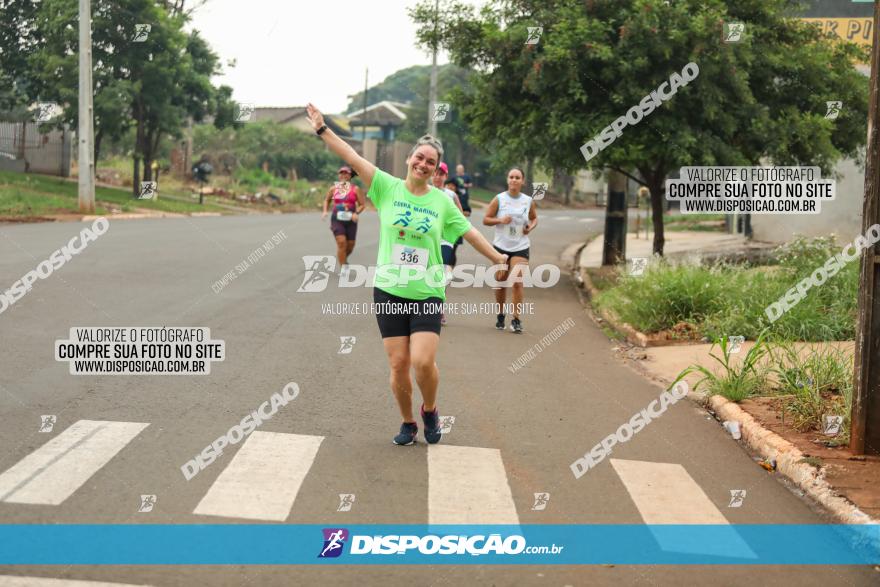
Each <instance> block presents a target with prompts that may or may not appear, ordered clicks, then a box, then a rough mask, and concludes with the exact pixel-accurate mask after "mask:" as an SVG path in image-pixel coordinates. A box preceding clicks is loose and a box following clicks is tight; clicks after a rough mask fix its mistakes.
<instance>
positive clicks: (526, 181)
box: [523, 157, 535, 187]
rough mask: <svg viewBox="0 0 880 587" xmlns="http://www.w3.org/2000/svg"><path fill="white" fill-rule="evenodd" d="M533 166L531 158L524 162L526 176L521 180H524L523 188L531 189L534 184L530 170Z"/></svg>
mask: <svg viewBox="0 0 880 587" xmlns="http://www.w3.org/2000/svg"><path fill="white" fill-rule="evenodd" d="M534 166H535V165H534V162H533V161H532V158H531V157H529V158H528V159H527V160H526V176H525V177H524V178H523V180H524V181H523V184H524V185H523V187H525V186H529V187H531V186H532V185H533V184H534V183H535V181H534V177H533V176H532V169H533V168H534Z"/></svg>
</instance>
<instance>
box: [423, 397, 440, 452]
mask: <svg viewBox="0 0 880 587" xmlns="http://www.w3.org/2000/svg"><path fill="white" fill-rule="evenodd" d="M422 422H424V423H425V440H426V441H428V444H437V443H438V442H440V437H441V436H442V434H440V411H439V410H438V409H437V406H434V411H433V412H426V411H425V405H424V404H422Z"/></svg>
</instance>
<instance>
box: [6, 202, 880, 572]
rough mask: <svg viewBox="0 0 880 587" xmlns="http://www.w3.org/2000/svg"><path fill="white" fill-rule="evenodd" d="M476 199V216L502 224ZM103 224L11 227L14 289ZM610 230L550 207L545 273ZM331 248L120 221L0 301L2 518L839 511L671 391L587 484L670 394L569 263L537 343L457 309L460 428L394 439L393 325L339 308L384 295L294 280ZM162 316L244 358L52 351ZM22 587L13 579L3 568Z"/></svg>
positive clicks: (452, 324)
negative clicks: (174, 372) (152, 361)
mask: <svg viewBox="0 0 880 587" xmlns="http://www.w3.org/2000/svg"><path fill="white" fill-rule="evenodd" d="M479 215H480V212H475V217H474V218H473V219H472V220H473V221H474V224H477V225H480V227H481V229H482V230H483V232H484V234H486V235H489V233H490V229H489V228H487V227H482V225H481V224H480V223H479ZM83 226H84V225H80V224H74V223H55V224H33V225H20V226H3V227H0V284H2V288H3V289H5V288H7V287H9V285H10V284H11V283H12V282H13V281H15V280H16V279H18V278H19V277H21V276H22V275H24V274H25V273H27V272H28V271H30V270H31V269H33V268H35V267H36V266H37V264H38V263H39V262H40V261H42V260H44V259H46V258H48V256H49V255H50V254H51V253H52V251H54V250H56V249H57V248H59V247H60V246H61V245H63V244H64V243H66V242H67V241H68V240H69V239H70V238H71V237H72V236H73V235H74V234H76V233H77V232H78V231H79V230H80V229H81V228H82V227H83ZM601 229H602V213H601V212H596V211H552V212H546V213H542V215H541V224H540V226H539V227H538V229H537V230H536V231H535V233H534V234H533V237H532V239H533V240H532V266H533V267H534V266H536V265H538V264H541V263H553V264H557V263H560V261H559V259H560V255H561V253H562V251H563V250H565V249H566V248H567V247H568V246H569V245H571V244H572V243H574V242H578V241H584V240H585V239H586V237H587V235H588V234H591V233H592V234H594V233H597V232H599V231H601ZM278 231H284V234H285V235H286V237H287V238H286V239H284V240H283V241H281V242H280V243H279V244H278V245H277V246H276V247H275V248H274V249H273V250H271V251H269V252H268V253H267V254H266V255H265V256H264V257H262V258H261V259H260V260H259V262H258V263H255V264H252V265H251V266H250V267H249V268H248V269H247V270H246V271H245V272H244V273H243V274H241V275H239V276H238V277H237V278H236V279H235V280H233V281H230V282H229V283H228V284H227V285H226V286H225V287H223V288H222V290H221V291H220V292H219V293H215V292H214V291H213V289H212V284H214V283H215V282H216V281H217V280H219V279H220V278H221V277H222V276H223V275H224V274H226V273H227V272H230V271H232V270H234V268H235V267H236V265H237V264H239V263H241V262H242V261H243V260H244V259H246V258H247V257H248V256H249V255H250V254H251V253H252V251H253V250H254V249H256V248H258V247H260V246H261V245H262V244H263V243H264V242H265V241H266V240H267V239H270V238H271V237H272V235H274V234H276V233H278ZM377 234H378V233H377V226H376V220H375V217H374V216H371V215H369V214H367V215H365V217H364V219H363V220H362V226H361V227H360V232H359V235H358V236H359V241H358V245H357V249H356V250H355V253H354V255H353V257H352V259H351V262H352V263H363V264H370V263H373V262H375V258H376V244H377ZM333 250H334V247H333V241H332V238H331V235H330V231H329V230H328V228H327V226H326V224H325V223H322V222H321V221H320V218H319V216H318V215H317V214H311V213H308V214H293V215H266V216H232V217H213V218H180V219H178V218H174V219H162V220H135V221H115V222H111V226H110V229H109V231H108V232H107V233H106V234H105V235H103V236H101V237H100V238H99V239H98V240H96V241H94V242H92V243H90V244H89V246H88V248H87V249H86V250H85V251H83V252H82V253H80V254H79V255H77V256H75V257H73V258H72V259H71V260H70V261H68V262H67V263H66V264H65V265H64V266H63V267H62V268H61V269H59V270H58V271H56V272H55V273H54V274H53V275H52V276H50V277H49V278H48V279H45V280H39V281H38V282H36V283H35V284H34V287H33V289H32V291H30V292H29V293H28V294H27V295H25V296H24V297H23V298H22V299H20V300H19V301H17V302H16V303H15V304H14V305H13V306H11V307H10V308H9V309H8V310H7V311H5V312H3V313H2V314H0V347H2V348H3V352H2V354H0V412H2V414H3V426H2V427H0V446H3V451H2V453H0V519H2V520H3V521H4V523H17V524H18V523H99V524H121V523H153V524H161V523H176V524H210V523H221V522H222V523H255V522H274V523H278V522H287V523H291V524H331V525H332V524H372V523H386V524H395V523H400V524H404V523H405V524H424V523H428V522H429V521H431V522H439V523H444V522H445V523H492V522H497V521H498V520H508V521H509V520H513V522H514V523H516V522H520V523H523V524H563V523H566V524H568V523H571V524H603V523H613V524H627V523H629V524H641V523H645V522H651V521H656V520H658V519H661V520H666V519H669V518H670V517H671V518H672V520H673V521H675V519H676V518H675V516H676V515H684V516H690V517H691V518H690V519H691V520H693V521H697V523H699V521H700V520H706V519H709V520H711V519H717V517H718V516H720V517H721V519H723V520H726V521H727V522H730V523H756V524H793V523H820V522H822V521H824V520H823V518H822V517H821V515H820V514H818V513H817V512H815V511H814V510H813V509H812V508H811V506H810V505H809V504H808V503H806V502H805V501H804V500H803V499H802V498H800V497H798V496H797V495H796V494H795V493H794V492H792V491H791V490H790V489H789V488H787V487H786V486H785V485H784V484H783V483H781V482H780V481H779V480H778V479H777V477H776V476H775V475H772V474H768V473H767V472H766V471H764V470H763V469H762V468H760V467H759V466H757V465H756V464H755V462H754V461H753V459H752V458H751V456H750V455H748V454H747V453H746V452H745V451H744V450H743V449H742V448H741V446H740V445H738V444H737V443H736V442H734V441H733V440H732V439H731V438H730V437H729V435H727V434H725V433H724V431H723V430H722V429H721V427H720V426H719V425H718V423H717V422H715V421H714V420H712V419H710V418H709V417H708V416H707V415H706V414H705V412H704V411H703V410H701V409H700V408H699V407H698V406H697V405H696V404H694V403H691V402H690V401H681V402H679V403H677V404H675V405H674V406H672V407H670V408H669V410H668V411H667V412H666V413H665V414H663V416H662V417H660V418H658V419H657V420H655V421H654V422H653V423H652V424H651V425H650V426H647V427H646V428H645V429H643V430H642V431H641V432H639V433H638V435H637V436H635V437H633V438H632V440H630V441H629V442H627V443H625V444H622V445H619V446H617V447H615V448H614V452H613V454H612V456H611V458H609V459H605V460H604V461H603V462H601V463H599V464H598V465H597V466H596V467H595V468H594V469H592V470H590V471H589V472H587V474H585V475H584V476H583V477H581V478H579V479H575V477H574V476H573V475H572V471H571V469H570V467H569V466H570V464H571V463H572V462H573V461H574V460H575V459H577V458H578V457H580V456H582V455H583V454H584V453H585V452H588V451H589V450H590V448H591V447H593V446H594V445H595V444H597V443H598V442H599V441H600V440H601V439H602V438H604V437H606V436H607V435H608V434H610V433H612V432H614V431H615V430H616V429H617V427H618V426H619V425H620V424H622V423H623V422H626V421H628V420H629V419H630V418H631V417H632V415H633V414H635V413H637V412H639V411H640V410H642V409H643V408H644V407H645V406H647V405H648V404H649V403H650V402H651V401H652V400H653V399H655V398H656V397H657V396H658V395H659V393H660V390H659V389H658V388H657V387H656V386H654V385H652V384H650V383H648V382H647V381H645V380H644V379H643V378H642V377H641V376H639V375H638V374H636V373H635V372H634V371H631V370H630V369H628V368H627V367H626V366H625V365H623V364H622V363H621V362H620V361H619V360H618V359H617V358H616V357H615V355H614V353H613V351H612V350H611V347H612V346H613V343H612V342H610V341H609V340H608V339H607V337H606V336H605V335H604V334H603V333H602V331H601V330H600V329H599V328H598V327H596V326H595V325H594V323H593V322H592V321H591V320H590V319H589V318H588V317H587V315H586V314H585V313H584V311H583V309H582V307H581V305H580V303H579V301H578V297H577V294H576V291H575V288H574V286H573V284H572V283H571V281H570V279H569V277H568V275H567V269H566V268H563V278H562V280H561V281H560V282H559V284H558V285H557V286H555V287H552V288H548V289H531V290H527V294H526V295H527V298H526V301H527V302H533V303H534V306H533V308H534V313H533V314H531V315H524V316H523V325H524V328H525V332H524V333H523V334H522V335H515V334H513V333H511V332H509V331H506V332H499V331H497V330H495V329H494V320H495V317H494V315H489V314H482V315H452V316H450V317H449V325H448V326H447V327H445V329H444V331H443V334H442V337H441V348H440V353H439V357H438V360H437V362H438V365H439V367H440V371H441V386H440V400H439V406H440V410H441V414H442V415H444V416H454V417H455V420H454V423H453V424H452V427H451V429H450V431H449V433H448V434H446V435H444V439H443V441H442V442H441V444H439V445H437V446H432V447H430V449H429V448H428V447H427V446H426V445H425V444H424V443H421V442H420V443H419V444H417V445H416V446H414V447H398V446H394V445H392V443H391V437H392V436H393V435H394V434H395V433H396V430H397V427H398V426H399V421H398V415H397V410H396V407H395V404H394V400H393V398H392V395H391V393H390V390H389V388H388V368H387V365H386V361H385V356H384V352H383V349H382V346H381V343H380V338H379V334H378V329H377V327H376V323H375V318H374V317H373V316H369V315H366V316H365V315H333V314H325V313H324V312H323V311H322V304H326V303H330V302H334V303H335V302H352V303H353V302H371V301H372V296H371V290H370V289H367V288H348V289H340V288H337V287H335V286H333V285H331V286H330V287H328V288H327V290H326V291H324V292H322V293H312V294H307V293H297V289H298V288H299V287H300V284H301V283H302V281H303V276H304V265H303V261H302V257H303V256H304V255H327V254H332V253H333ZM459 253H460V254H459V261H460V262H482V259H481V258H480V257H479V255H477V254H476V253H475V252H474V251H473V250H472V249H470V248H469V247H468V246H466V245H465V246H464V247H462V248H460V249H459ZM491 294H492V292H491V290H489V289H488V288H482V289H473V288H472V289H451V290H450V293H449V299H448V301H449V302H459V303H462V304H464V303H472V304H479V303H482V302H490V301H492V295H491ZM567 319H571V320H572V321H573V322H574V327H573V328H571V329H570V330H568V331H567V332H566V333H565V334H564V336H562V337H561V338H560V339H559V340H557V341H556V342H554V343H552V345H550V346H548V347H547V348H546V349H545V350H544V351H543V352H541V353H540V354H538V355H537V356H536V357H535V358H534V359H533V360H531V361H530V362H529V363H528V364H527V365H525V366H524V367H523V368H522V369H520V370H517V371H516V372H515V373H512V372H511V371H510V370H509V369H508V367H509V365H510V364H511V363H512V362H513V361H515V360H516V359H518V358H519V357H520V356H521V355H523V353H525V352H526V351H527V350H528V349H529V348H530V347H532V346H533V345H535V344H536V343H538V342H539V341H540V340H541V339H542V338H543V337H544V336H545V335H547V333H548V332H550V331H551V330H553V329H554V328H555V327H556V326H558V325H559V324H561V323H563V322H564V321H566V320H567ZM163 325H164V326H198V327H210V329H211V336H212V338H214V339H221V340H223V341H225V345H226V353H227V358H226V359H225V360H224V361H222V362H215V363H213V365H212V367H211V373H210V375H207V376H183V375H181V376H158V375H153V376H149V375H146V376H83V375H80V376H76V375H71V374H69V372H68V364H67V363H65V362H60V361H56V360H55V359H54V354H53V353H54V343H55V341H56V340H58V339H64V338H67V335H68V331H69V329H70V328H71V327H83V326H163ZM349 336H354V337H356V343H355V345H354V347H353V350H352V352H351V353H349V354H340V353H339V349H340V338H341V337H349ZM288 382H296V383H297V384H298V386H299V388H300V390H301V392H300V394H299V396H298V397H297V398H296V399H295V400H293V401H292V402H291V403H290V404H288V405H287V406H285V407H283V408H281V409H279V410H278V412H277V414H276V415H275V416H274V417H272V418H271V419H270V420H267V421H265V422H264V423H263V424H262V425H261V426H260V427H259V429H258V432H256V433H254V435H252V436H251V437H249V438H248V440H246V441H243V442H241V443H239V444H238V445H237V446H235V447H232V448H231V449H227V451H226V452H225V454H223V455H222V456H220V457H219V458H218V459H217V460H216V461H215V462H213V463H212V464H210V465H209V466H207V467H206V468H205V469H204V470H202V471H201V472H200V473H199V474H198V475H196V476H195V477H194V478H192V479H191V480H189V481H187V480H186V479H185V478H184V477H183V475H182V474H181V471H180V467H181V465H183V464H184V463H185V462H187V461H188V460H189V459H191V458H192V457H193V456H194V455H196V454H197V453H199V452H200V451H201V450H202V449H203V448H204V447H205V446H206V445H208V444H210V443H211V442H212V441H213V440H214V439H216V438H218V437H219V436H221V435H223V434H225V433H226V431H227V430H228V429H229V428H230V426H232V425H234V424H236V423H238V422H239V421H240V420H241V419H242V417H244V416H245V415H247V414H249V413H251V412H252V411H254V410H255V409H257V407H258V406H260V404H261V403H263V402H264V401H266V400H268V399H269V397H270V396H271V395H272V394H273V393H275V392H278V391H280V390H281V389H282V388H283V387H284V386H285V384H287V383H288ZM42 415H54V416H56V422H55V424H54V428H53V430H52V432H40V431H39V428H40V423H41V416H42ZM83 421H85V422H83ZM89 421H99V422H109V423H116V424H107V425H100V426H103V427H102V428H101V430H102V431H101V432H100V434H101V435H103V436H101V439H102V440H101V441H100V442H98V441H94V442H93V441H88V442H85V444H83V443H82V434H83V432H82V429H83V427H86V429H88V427H89V426H92V427H94V426H97V425H95V424H90V423H89ZM78 423H79V424H78ZM119 423H128V424H119ZM144 425H145V426H144ZM77 426H78V427H79V428H71V427H77ZM77 430H80V436H78V437H76V436H75V434H76V431H77ZM59 438H60V440H55V442H56V443H57V445H58V448H57V451H58V454H56V455H55V456H54V457H51V455H49V457H51V458H49V457H47V455H46V449H45V448H43V449H41V447H44V445H46V444H47V443H48V442H50V441H52V440H53V439H59ZM77 438H79V440H77ZM78 443H79V444H78ZM34 455H36V456H34ZM40 459H42V460H40ZM233 459H235V462H234V463H233ZM22 463H24V464H22ZM34 463H36V464H34ZM14 467H17V469H14ZM10 470H12V473H10ZM23 470H24V471H25V474H24V475H23V476H22V474H21V471H23ZM268 470H271V471H273V472H277V471H283V473H284V474H277V475H275V474H266V473H267V471H268ZM16 471H17V472H18V476H17V477H16V476H15V475H13V473H16ZM285 479H286V481H285ZM297 485H298V489H297ZM732 489H745V490H746V491H747V494H746V497H745V499H744V500H743V502H742V505H741V506H740V507H728V506H729V502H730V491H731V490H732ZM541 492H546V493H549V494H550V497H549V502H548V504H547V506H546V508H545V509H543V510H534V509H533V506H534V502H535V499H534V494H535V493H541ZM339 494H354V495H355V496H356V498H355V501H354V504H353V506H352V508H351V510H350V511H347V512H339V511H337V509H338V507H339V504H340V498H339ZM141 495H155V496H156V503H155V506H154V507H153V509H152V511H150V512H138V508H139V506H140V504H141V498H140V496H141ZM255 495H258V496H262V498H261V499H256V498H254V496H255ZM267 496H268V497H267ZM23 502H27V503H23ZM291 502H292V503H291ZM664 516H665V517H664ZM144 548H147V549H149V548H150V545H149V544H145V545H144ZM0 575H17V576H26V577H55V578H64V579H78V580H83V581H108V582H117V583H125V584H138V585H155V586H176V585H187V586H195V585H254V586H257V585H290V584H307V585H312V584H333V585H364V584H370V585H373V584H386V583H399V582H401V581H403V580H409V581H413V580H414V581H415V582H416V583H421V584H426V585H462V584H473V585H560V586H562V585H586V584H595V585H621V584H624V585H672V584H685V583H694V584H699V585H753V584H755V583H756V582H758V583H760V584H761V585H800V586H809V585H817V586H818V585H822V586H826V587H827V586H828V585H853V586H855V585H876V584H877V581H878V576H880V575H878V573H877V572H876V571H874V570H873V569H871V568H869V567H782V566H779V567H777V566H771V567H760V568H755V567H741V566H678V567H672V566H610V565H608V566H583V567H560V566H552V565H545V566H491V565H469V566H466V567H449V566H439V565H438V566H431V567H423V566H419V567H406V566H366V567H364V566H340V567H335V568H333V569H323V568H321V567H320V566H315V565H310V566H302V567H297V568H295V569H292V568H290V567H284V566H248V567H245V566H241V565H228V566H177V567H174V566H129V567H124V566H103V567H102V566H67V567H65V566H58V567H51V566H28V567H11V566H5V567H0ZM4 582H7V583H8V584H12V583H11V580H9V579H6V580H4V579H2V578H0V585H2V584H4ZM24 584H28V585H30V584H37V583H34V582H26V583H24Z"/></svg>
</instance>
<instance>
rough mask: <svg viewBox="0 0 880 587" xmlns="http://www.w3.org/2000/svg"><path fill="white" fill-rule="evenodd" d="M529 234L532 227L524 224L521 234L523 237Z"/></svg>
mask: <svg viewBox="0 0 880 587" xmlns="http://www.w3.org/2000/svg"><path fill="white" fill-rule="evenodd" d="M530 232H532V225H531V224H526V225H525V226H523V234H524V235H525V234H529V233H530Z"/></svg>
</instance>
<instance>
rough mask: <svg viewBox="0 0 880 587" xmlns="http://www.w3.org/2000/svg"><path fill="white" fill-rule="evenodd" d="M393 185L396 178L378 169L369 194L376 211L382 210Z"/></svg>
mask: <svg viewBox="0 0 880 587" xmlns="http://www.w3.org/2000/svg"><path fill="white" fill-rule="evenodd" d="M393 185H394V178H393V177H391V176H390V175H388V174H387V173H385V172H384V171H382V170H381V169H379V168H378V167H377V168H376V173H375V174H374V175H373V181H372V183H371V184H370V191H368V192H367V197H368V198H370V199H371V200H373V205H374V206H376V210H381V209H382V204H383V203H384V202H385V200H386V199H387V198H388V196H389V194H390V193H391V187H392V186H393Z"/></svg>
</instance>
